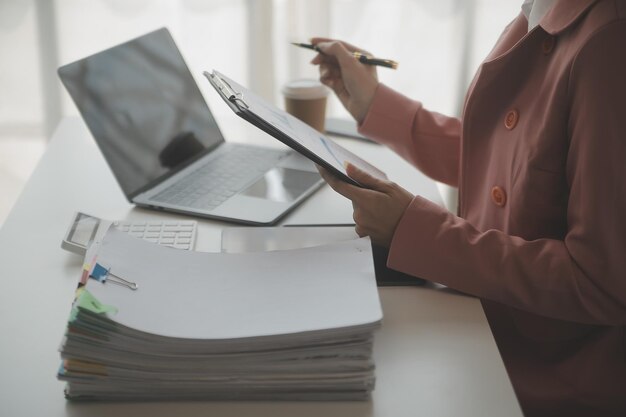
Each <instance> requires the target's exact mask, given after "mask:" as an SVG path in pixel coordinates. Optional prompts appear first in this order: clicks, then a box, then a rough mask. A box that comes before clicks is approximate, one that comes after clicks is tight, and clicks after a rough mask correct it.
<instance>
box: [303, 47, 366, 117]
mask: <svg viewBox="0 0 626 417" xmlns="http://www.w3.org/2000/svg"><path fill="white" fill-rule="evenodd" d="M311 43H312V44H314V45H315V46H317V47H318V48H319V50H320V51H321V53H319V54H318V55H317V56H316V57H315V58H313V60H312V61H311V64H313V65H319V69H320V81H321V82H322V84H324V85H327V86H328V87H330V88H331V89H332V90H333V91H334V92H335V94H336V95H337V97H338V98H339V100H340V101H341V103H342V104H343V106H344V107H345V108H346V110H348V112H350V114H351V115H352V117H354V119H355V120H356V121H357V123H359V124H361V123H362V122H363V120H364V119H365V116H366V115H367V111H368V110H369V107H370V104H371V103H372V100H373V99H374V93H375V92H376V87H378V76H377V74H376V68H375V67H374V66H373V65H365V64H362V63H361V62H359V60H358V59H356V58H355V57H354V56H352V52H363V53H366V54H368V55H369V53H367V52H365V51H363V50H362V49H360V48H357V47H355V46H352V45H350V44H348V43H345V42H341V41H337V40H334V39H327V38H313V39H311Z"/></svg>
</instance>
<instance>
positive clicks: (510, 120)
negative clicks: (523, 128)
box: [504, 110, 519, 130]
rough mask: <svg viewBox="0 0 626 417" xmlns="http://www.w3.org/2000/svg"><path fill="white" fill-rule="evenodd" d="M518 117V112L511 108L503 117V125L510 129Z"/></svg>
mask: <svg viewBox="0 0 626 417" xmlns="http://www.w3.org/2000/svg"><path fill="white" fill-rule="evenodd" d="M518 119H519V112H518V111H517V110H511V111H509V112H508V113H507V114H506V117H505V118H504V127H506V128H507V129H509V130H512V129H513V128H514V127H515V126H516V125H517V121H518Z"/></svg>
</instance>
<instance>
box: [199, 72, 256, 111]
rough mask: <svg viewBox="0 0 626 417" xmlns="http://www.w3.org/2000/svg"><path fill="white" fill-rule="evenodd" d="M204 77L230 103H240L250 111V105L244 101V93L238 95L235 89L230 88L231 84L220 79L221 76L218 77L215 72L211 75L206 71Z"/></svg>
mask: <svg viewBox="0 0 626 417" xmlns="http://www.w3.org/2000/svg"><path fill="white" fill-rule="evenodd" d="M203 74H204V76H205V77H207V78H208V79H209V81H210V82H211V83H212V84H213V85H214V86H215V87H217V89H218V90H219V92H220V93H221V94H222V95H223V96H224V97H226V98H227V99H228V101H232V102H239V103H241V104H242V105H243V106H244V107H245V108H246V109H249V108H250V106H248V103H246V102H245V101H244V99H243V94H242V93H238V92H236V91H235V90H233V88H232V87H231V86H230V84H228V82H227V81H226V80H224V79H223V78H222V77H220V76H219V75H217V74H216V73H215V71H214V72H213V73H210V72H208V71H204V73H203Z"/></svg>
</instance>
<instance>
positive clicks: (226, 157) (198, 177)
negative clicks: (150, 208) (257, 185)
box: [151, 145, 288, 210]
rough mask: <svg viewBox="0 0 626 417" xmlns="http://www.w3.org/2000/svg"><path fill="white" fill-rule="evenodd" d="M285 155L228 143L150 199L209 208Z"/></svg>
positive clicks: (204, 208) (219, 202)
mask: <svg viewBox="0 0 626 417" xmlns="http://www.w3.org/2000/svg"><path fill="white" fill-rule="evenodd" d="M217 152H219V151H217ZM287 154H288V151H286V150H277V149H265V148H254V147H248V146H236V145H232V147H231V148H229V149H228V150H227V151H226V152H221V155H218V156H217V158H214V159H212V160H210V161H207V162H206V163H205V164H204V165H202V166H200V167H198V168H197V169H196V170H195V171H192V172H190V173H189V175H187V176H186V177H184V178H181V179H180V180H179V181H178V182H177V183H175V184H173V185H171V186H170V187H168V188H166V189H165V190H163V191H161V192H160V193H159V194H157V195H155V196H153V197H152V198H151V200H153V201H156V202H160V203H169V204H175V205H180V206H186V207H192V208H197V209H203V210H212V209H214V208H215V207H217V206H219V205H220V204H222V203H223V202H224V201H226V200H228V199H229V198H230V197H232V196H233V195H235V194H237V193H238V192H239V191H241V190H243V189H244V188H245V187H247V186H248V185H251V181H253V180H254V179H256V178H258V177H259V176H260V175H261V174H263V173H264V172H266V171H269V169H270V168H272V167H274V166H275V165H276V163H277V162H278V161H279V160H280V159H282V158H283V157H285V156H286V155H287Z"/></svg>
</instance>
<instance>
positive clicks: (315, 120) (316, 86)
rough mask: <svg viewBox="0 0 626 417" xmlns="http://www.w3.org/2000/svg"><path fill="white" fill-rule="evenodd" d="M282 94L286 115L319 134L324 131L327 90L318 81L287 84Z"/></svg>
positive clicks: (298, 81) (307, 80) (301, 80)
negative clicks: (300, 121)
mask: <svg viewBox="0 0 626 417" xmlns="http://www.w3.org/2000/svg"><path fill="white" fill-rule="evenodd" d="M282 92H283V95H284V97H285V110H286V111H287V113H289V114H291V115H293V116H295V117H297V118H298V119H300V120H302V121H303V122H304V123H306V124H308V125H309V126H311V127H313V128H314V129H317V130H319V131H320V132H323V131H324V120H325V118H326V99H327V97H328V88H326V87H325V86H324V85H323V84H322V83H321V82H319V81H318V80H310V79H300V80H293V81H290V82H289V83H287V84H286V85H285V86H284V87H283V89H282Z"/></svg>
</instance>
